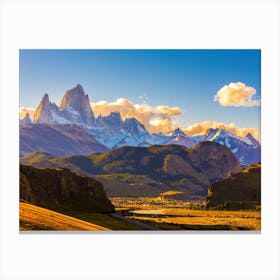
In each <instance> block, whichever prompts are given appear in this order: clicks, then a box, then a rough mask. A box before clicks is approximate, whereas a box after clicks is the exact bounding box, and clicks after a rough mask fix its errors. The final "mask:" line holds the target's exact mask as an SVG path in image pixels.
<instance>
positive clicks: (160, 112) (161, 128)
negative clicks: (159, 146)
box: [91, 98, 181, 133]
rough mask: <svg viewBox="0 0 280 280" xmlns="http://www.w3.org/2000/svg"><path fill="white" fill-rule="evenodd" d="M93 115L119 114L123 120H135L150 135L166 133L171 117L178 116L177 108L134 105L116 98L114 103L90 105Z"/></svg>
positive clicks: (143, 104) (102, 102) (178, 110)
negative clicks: (150, 133)
mask: <svg viewBox="0 0 280 280" xmlns="http://www.w3.org/2000/svg"><path fill="white" fill-rule="evenodd" d="M91 107H92V109H93V112H94V115H95V116H96V117H97V116H98V115H99V114H101V115H105V116H106V115H109V114H110V113H111V112H120V114H121V116H122V118H123V119H125V118H132V117H134V118H136V119H137V120H138V121H139V122H141V123H142V124H143V125H144V126H145V127H146V129H147V130H148V131H150V132H152V133H157V132H168V131H170V130H171V129H172V128H173V123H174V119H173V116H175V115H180V114H181V110H180V108H178V107H169V106H166V105H162V106H155V107H153V106H150V105H149V104H147V103H142V104H134V103H133V102H132V101H130V100H128V99H126V98H118V99H117V100H116V101H115V102H107V101H99V102H97V103H91Z"/></svg>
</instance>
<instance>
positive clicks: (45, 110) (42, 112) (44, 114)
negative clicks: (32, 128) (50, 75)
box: [34, 84, 95, 126]
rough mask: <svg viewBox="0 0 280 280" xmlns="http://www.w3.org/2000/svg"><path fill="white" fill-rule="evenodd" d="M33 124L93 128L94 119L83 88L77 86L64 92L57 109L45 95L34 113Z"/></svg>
mask: <svg viewBox="0 0 280 280" xmlns="http://www.w3.org/2000/svg"><path fill="white" fill-rule="evenodd" d="M34 123H39V124H41V123H47V124H62V125H63V124H76V125H80V126H93V125H94V123H95V118H94V115H93V112H92V109H91V107H90V103H89V98H88V95H86V94H85V92H84V89H83V87H82V86H81V85H80V84H77V85H76V86H75V87H73V88H72V89H69V90H67V91H66V92H65V94H64V96H63V98H62V100H61V103H60V106H59V107H58V106H57V105H56V104H55V103H54V102H53V103H52V102H50V100H49V96H48V94H45V95H44V96H43V98H42V100H41V102H40V104H39V105H38V107H37V109H36V111H35V114H34Z"/></svg>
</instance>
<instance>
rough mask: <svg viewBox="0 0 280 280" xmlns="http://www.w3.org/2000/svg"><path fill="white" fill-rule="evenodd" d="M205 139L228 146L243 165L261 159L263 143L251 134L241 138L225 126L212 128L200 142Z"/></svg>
mask: <svg viewBox="0 0 280 280" xmlns="http://www.w3.org/2000/svg"><path fill="white" fill-rule="evenodd" d="M203 141H211V142H216V143H219V144H220V145H223V146H226V147H228V148H229V149H230V150H231V151H232V153H234V155H235V156H236V157H237V158H238V160H239V161H240V163H241V164H242V165H249V164H252V163H257V162H260V161H261V145H260V144H259V142H258V141H257V140H256V139H255V138H254V137H253V136H252V135H251V134H248V135H247V136H246V137H245V138H241V137H238V136H236V135H234V134H233V133H231V132H229V131H227V130H225V129H223V128H216V129H213V128H210V129H208V130H207V131H206V133H205V135H204V136H202V138H201V139H200V142H203Z"/></svg>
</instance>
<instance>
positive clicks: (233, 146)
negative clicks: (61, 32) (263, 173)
mask: <svg viewBox="0 0 280 280" xmlns="http://www.w3.org/2000/svg"><path fill="white" fill-rule="evenodd" d="M205 141H210V142H215V143H218V144H220V145H223V146H226V147H228V148H229V149H230V150H231V152H232V153H233V154H234V155H235V156H236V157H237V159H238V160H239V162H240V163H241V164H242V165H249V164H251V163H256V162H260V160H261V145H260V143H259V142H258V141H257V140H256V139H255V138H254V137H253V136H252V135H251V134H248V135H246V137H245V138H242V137H239V136H237V135H234V134H233V133H231V132H229V131H227V130H225V129H222V128H217V129H213V128H209V129H208V130H207V131H206V133H205V134H204V135H199V136H191V135H187V134H186V133H184V132H183V131H182V130H181V129H180V128H177V129H175V130H174V131H172V132H170V133H167V134H162V133H158V134H152V133H150V132H149V131H147V130H146V128H145V126H144V125H143V124H141V123H140V122H139V121H138V120H137V119H136V118H126V119H122V118H121V115H120V113H119V112H112V113H111V114H110V115H108V116H102V115H99V116H98V117H95V116H94V112H93V111H92V108H91V106H90V102H89V97H88V95H86V94H85V92H84V89H83V87H82V86H81V85H80V84H77V85H76V86H75V87H73V88H72V89H69V90H67V91H66V92H65V94H64V96H63V98H62V100H61V102H60V105H59V106H57V105H56V104H55V103H54V102H50V100H49V96H48V94H45V95H44V96H43V98H42V100H41V102H40V104H39V105H38V107H37V109H36V110H35V114H34V118H33V120H31V119H30V116H29V114H27V115H26V116H25V118H24V119H22V120H20V155H21V156H24V155H26V154H28V153H30V152H46V153H50V154H53V155H58V156H61V155H71V154H89V153H104V152H105V151H106V150H111V149H115V148H118V147H123V146H133V147H149V146H152V145H173V144H175V145H180V146H184V147H186V148H191V147H194V146H195V145H197V144H198V143H200V142H205ZM64 142H65V143H67V144H66V145H64Z"/></svg>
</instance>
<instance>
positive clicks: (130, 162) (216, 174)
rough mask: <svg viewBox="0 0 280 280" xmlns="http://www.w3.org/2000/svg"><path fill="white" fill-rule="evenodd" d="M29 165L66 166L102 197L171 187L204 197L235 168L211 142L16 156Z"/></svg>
mask: <svg viewBox="0 0 280 280" xmlns="http://www.w3.org/2000/svg"><path fill="white" fill-rule="evenodd" d="M21 163H22V164H26V165H33V166H35V167H44V168H46V167H49V168H57V167H63V168H69V169H70V170H71V171H72V172H75V173H79V174H84V175H87V176H89V177H92V178H96V179H97V180H100V181H102V183H103V185H104V188H105V190H106V192H107V194H108V196H110V197H112V196H126V197H128V196H134V197H135V196H136V197H143V196H158V195H159V194H160V193H162V192H165V191H168V190H174V191H181V192H184V193H186V194H187V195H188V196H189V198H192V196H197V195H198V196H204V197H205V196H206V194H207V187H208V185H209V183H211V182H213V181H215V180H217V179H220V178H225V177H227V176H228V173H229V172H239V171H241V166H240V164H239V162H238V160H237V159H236V157H235V156H234V155H233V154H232V153H231V151H230V150H229V149H228V148H227V147H225V146H222V145H219V144H217V143H213V142H203V143H200V144H198V145H196V146H195V147H193V148H192V149H187V148H185V147H183V146H178V145H166V146H159V145H155V146H151V147H121V148H117V149H114V150H111V151H109V152H106V153H104V154H92V155H87V156H83V155H75V156H65V157H53V156H50V155H47V154H43V155H40V154H38V153H34V154H33V155H27V156H25V157H23V158H22V159H21Z"/></svg>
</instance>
